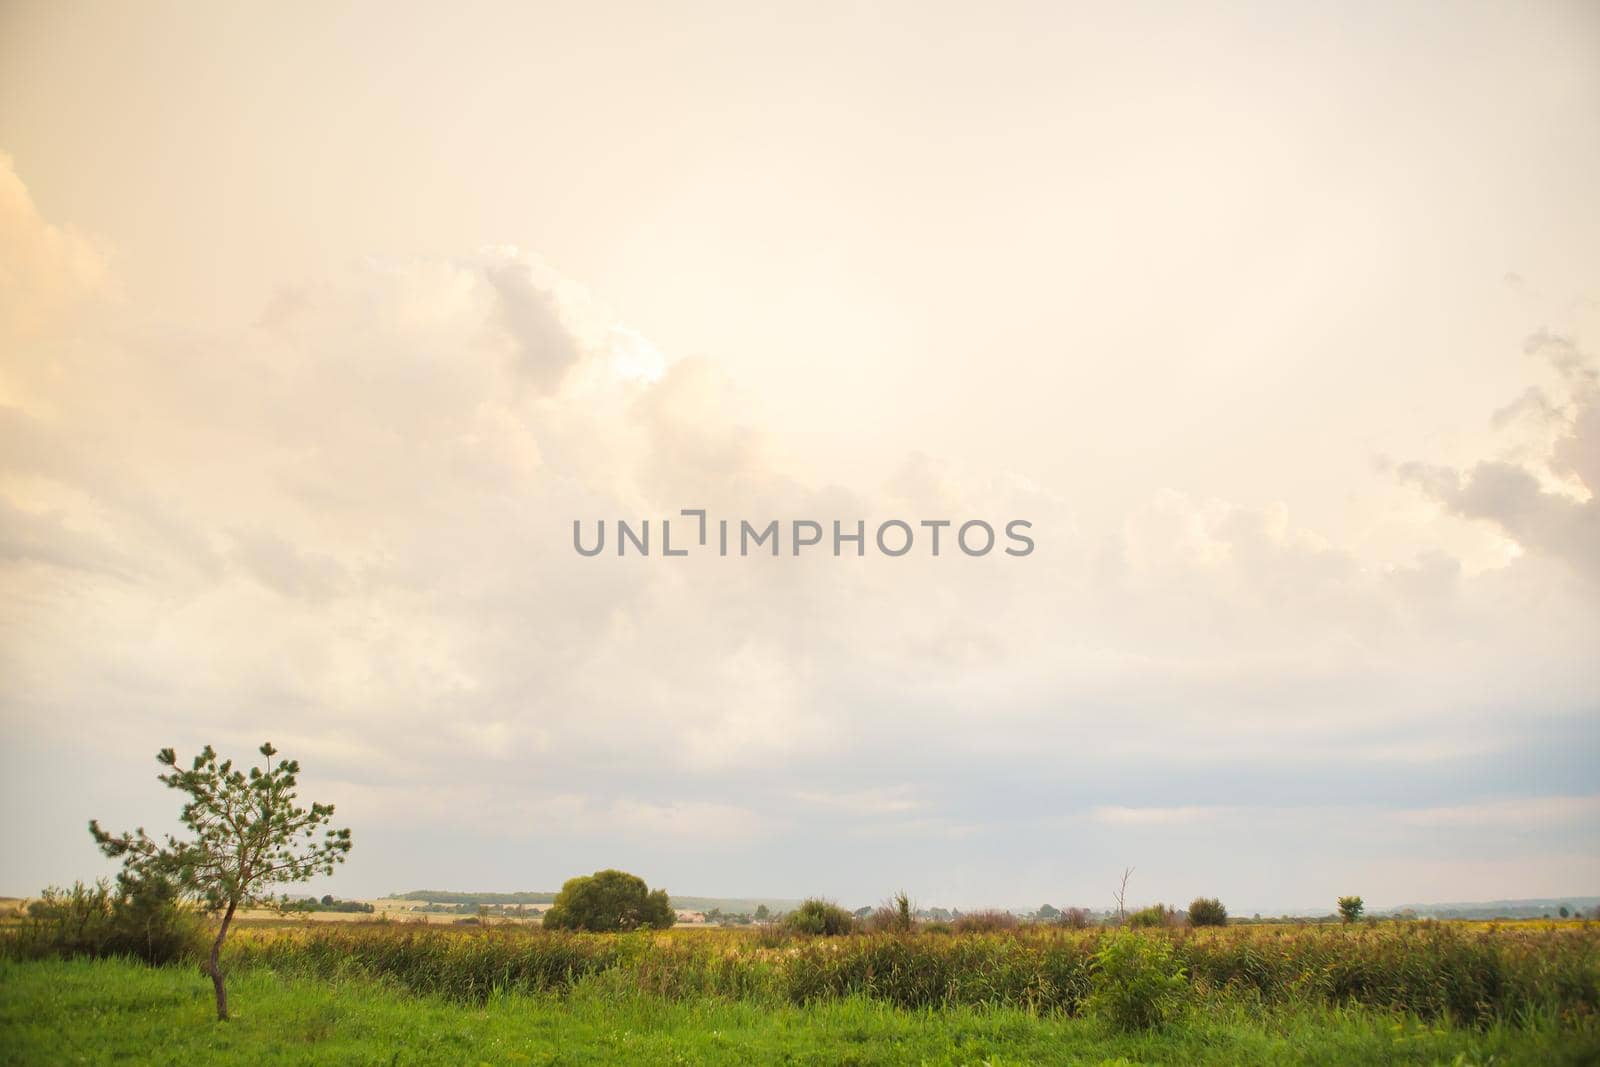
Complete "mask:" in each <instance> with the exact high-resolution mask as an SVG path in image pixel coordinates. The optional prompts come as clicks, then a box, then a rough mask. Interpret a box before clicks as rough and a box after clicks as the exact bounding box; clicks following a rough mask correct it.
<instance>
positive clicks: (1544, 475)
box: [1396, 330, 1600, 582]
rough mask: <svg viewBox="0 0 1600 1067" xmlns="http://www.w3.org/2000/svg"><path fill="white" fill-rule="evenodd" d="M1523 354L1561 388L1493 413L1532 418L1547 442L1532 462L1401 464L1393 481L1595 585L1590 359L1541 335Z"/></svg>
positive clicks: (1599, 462) (1595, 414)
mask: <svg viewBox="0 0 1600 1067" xmlns="http://www.w3.org/2000/svg"><path fill="white" fill-rule="evenodd" d="M1524 350H1525V351H1526V352H1527V353H1529V354H1531V355H1537V356H1539V357H1541V358H1543V359H1544V360H1546V361H1547V362H1548V363H1549V364H1550V366H1551V367H1552V368H1554V369H1555V370H1556V372H1557V373H1558V374H1559V375H1560V377H1561V379H1562V381H1563V383H1564V384H1565V386H1566V393H1567V395H1566V397H1565V398H1564V399H1563V400H1562V401H1560V402H1559V403H1558V402H1553V401H1551V400H1549V399H1548V398H1547V397H1546V396H1545V394H1544V393H1543V391H1542V390H1539V389H1537V388H1530V389H1529V390H1528V391H1527V392H1525V393H1524V394H1523V395H1522V397H1521V398H1520V399H1519V400H1517V401H1514V402H1513V403H1512V404H1511V405H1509V406H1507V407H1504V408H1501V409H1500V410H1499V411H1497V412H1496V413H1495V415H1494V419H1493V422H1494V424H1495V425H1496V426H1497V427H1499V428H1503V427H1505V426H1506V425H1507V424H1508V423H1510V422H1511V421H1513V419H1514V417H1515V416H1516V415H1517V414H1519V413H1521V412H1524V411H1533V412H1534V413H1536V414H1537V415H1538V416H1539V419H1538V423H1539V427H1540V428H1541V429H1544V428H1546V427H1548V429H1549V432H1550V433H1551V434H1552V437H1553V439H1552V440H1550V442H1549V444H1548V447H1547V449H1546V450H1545V454H1544V455H1543V456H1542V457H1540V458H1538V459H1536V460H1535V461H1534V462H1532V463H1520V462H1516V463H1514V462H1508V461H1505V460H1485V461H1482V462H1479V463H1476V464H1474V465H1473V466H1472V467H1470V468H1468V469H1466V470H1458V469H1456V468H1453V467H1443V466H1437V465H1431V464H1427V463H1421V462H1410V463H1402V464H1400V465H1399V466H1398V467H1397V468H1396V471H1397V473H1398V475H1399V477H1400V478H1401V479H1402V480H1403V481H1405V482H1408V483H1410V484H1412V485H1414V486H1416V487H1417V488H1418V489H1420V490H1421V491H1422V492H1423V493H1425V494H1427V495H1428V496H1429V497H1431V498H1433V499H1434V500H1436V501H1438V502H1439V503H1440V504H1441V505H1443V506H1444V507H1445V508H1446V509H1448V510H1449V511H1450V512H1451V513H1452V514H1455V515H1458V516H1460V517H1462V518H1466V519H1476V520H1484V521H1487V522H1490V523H1493V524H1494V525H1495V526H1496V527H1497V528H1498V529H1500V530H1501V531H1503V532H1504V533H1505V534H1506V535H1507V536H1509V537H1511V538H1512V539H1514V540H1515V541H1516V542H1517V544H1519V545H1521V546H1522V547H1523V548H1524V549H1526V550H1528V551H1530V552H1536V553H1540V554H1542V555H1546V556H1550V557H1552V558H1555V559H1559V560H1562V561H1564V562H1565V563H1567V564H1568V565H1569V566H1571V567H1572V569H1573V570H1574V571H1575V572H1577V573H1578V574H1579V575H1580V576H1582V577H1584V578H1585V579H1587V580H1589V581H1590V582H1597V581H1600V496H1597V494H1596V491H1597V490H1600V388H1597V386H1596V371H1595V367H1594V365H1593V362H1592V360H1590V359H1589V358H1588V357H1587V356H1586V355H1585V354H1584V353H1583V352H1582V351H1581V350H1579V348H1578V347H1577V345H1576V344H1574V343H1573V342H1572V340H1571V339H1569V338H1566V337H1562V336H1559V335H1556V334H1551V333H1549V332H1547V331H1543V330H1541V331H1540V332H1538V333H1536V334H1533V335H1532V336H1530V337H1529V338H1528V339H1527V341H1526V342H1525V344H1524Z"/></svg>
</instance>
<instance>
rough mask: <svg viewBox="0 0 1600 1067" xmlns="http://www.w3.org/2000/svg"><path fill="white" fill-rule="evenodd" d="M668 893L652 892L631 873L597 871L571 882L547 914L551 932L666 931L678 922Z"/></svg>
mask: <svg viewBox="0 0 1600 1067" xmlns="http://www.w3.org/2000/svg"><path fill="white" fill-rule="evenodd" d="M677 918H678V916H677V913H676V912H675V911H673V910H672V902H671V901H670V900H669V899H668V898H667V891H666V890H665V889H657V890H655V891H654V892H651V891H650V887H649V886H647V885H645V884H644V879H643V878H640V877H639V876H638V875H636V874H629V873H628V872H627V871H595V872H594V874H589V875H583V876H581V877H578V878H569V879H567V880H566V882H565V883H564V884H563V885H562V886H561V892H559V893H557V894H556V900H555V903H554V904H552V905H550V910H549V911H547V912H545V913H544V926H545V928H546V929H549V930H596V931H609V930H637V929H639V928H640V927H645V926H648V927H651V928H653V929H656V930H665V929H667V928H668V927H670V926H671V925H672V924H673V923H674V922H676V921H677Z"/></svg>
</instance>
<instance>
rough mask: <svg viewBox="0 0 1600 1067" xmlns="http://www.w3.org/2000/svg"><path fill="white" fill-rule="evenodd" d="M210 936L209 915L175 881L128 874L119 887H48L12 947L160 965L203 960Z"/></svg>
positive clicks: (19, 951)
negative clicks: (186, 900) (194, 905)
mask: <svg viewBox="0 0 1600 1067" xmlns="http://www.w3.org/2000/svg"><path fill="white" fill-rule="evenodd" d="M206 941H207V933H206V924H205V920H204V919H203V918H202V917H201V916H200V915H199V914H198V913H197V912H196V911H195V910H194V909H193V908H190V907H188V906H186V905H185V904H183V903H182V901H181V900H180V899H179V895H178V890H177V887H176V886H174V885H173V884H172V883H171V882H169V881H166V880H165V879H157V878H144V879H139V878H135V877H132V876H128V875H124V876H122V877H119V878H118V879H117V889H116V891H115V892H113V891H112V889H111V888H110V886H109V885H108V884H107V883H106V882H105V881H104V880H102V881H99V882H96V883H95V884H94V885H92V886H86V885H84V884H83V883H82V882H76V883H74V884H73V886H72V888H71V889H57V888H55V887H51V888H49V889H46V890H45V891H44V892H43V893H41V894H40V896H39V899H38V900H36V901H33V902H32V903H31V904H29V905H28V914H27V918H26V919H25V920H24V921H23V922H22V923H21V924H20V925H19V927H18V929H17V931H16V935H15V937H14V938H13V939H11V940H9V941H8V943H7V948H8V949H9V951H10V953H12V954H15V955H18V956H21V957H23V958H28V959H42V958H47V957H63V958H70V957H74V956H87V957H90V958H93V959H98V958H101V957H106V956H132V957H134V958H136V959H140V960H143V961H144V962H146V963H149V964H155V965H160V964H168V963H182V962H189V961H193V960H198V959H200V958H201V957H202V956H204V954H205V949H206Z"/></svg>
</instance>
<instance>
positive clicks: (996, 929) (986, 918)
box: [956, 911, 1018, 934]
mask: <svg viewBox="0 0 1600 1067" xmlns="http://www.w3.org/2000/svg"><path fill="white" fill-rule="evenodd" d="M1017 926H1018V923H1017V917H1016V916H1015V915H1013V914H1011V913H1010V912H1009V911H974V912H969V913H968V914H966V915H962V916H961V917H959V918H957V919H956V933H958V934H996V933H1000V932H1001V931H1003V930H1015V929H1016V928H1017Z"/></svg>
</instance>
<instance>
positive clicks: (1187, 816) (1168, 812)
mask: <svg viewBox="0 0 1600 1067" xmlns="http://www.w3.org/2000/svg"><path fill="white" fill-rule="evenodd" d="M1225 811H1226V809H1221V808H1203V807H1178V808H1121V807H1104V808H1095V809H1094V811H1093V812H1092V813H1091V817H1092V818H1094V820H1095V821H1096V822H1103V823H1109V824H1111V825H1113V826H1171V825H1184V824H1187V823H1194V822H1202V821H1205V820H1209V819H1215V818H1217V817H1218V816H1219V815H1221V814H1224V813H1225Z"/></svg>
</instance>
